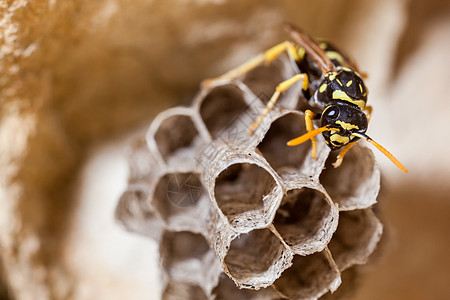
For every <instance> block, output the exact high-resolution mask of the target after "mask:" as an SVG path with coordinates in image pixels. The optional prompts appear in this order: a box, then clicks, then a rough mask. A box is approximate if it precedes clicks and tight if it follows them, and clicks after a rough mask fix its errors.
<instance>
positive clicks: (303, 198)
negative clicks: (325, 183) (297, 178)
mask: <svg viewBox="0 0 450 300" xmlns="http://www.w3.org/2000/svg"><path fill="white" fill-rule="evenodd" d="M331 213H332V211H331V206H330V204H329V203H328V202H327V201H326V196H325V195H324V194H323V193H321V192H319V191H317V190H314V189H310V188H302V189H294V190H290V191H288V192H287V193H286V195H285V196H284V197H283V199H282V201H281V205H280V208H279V209H278V211H277V213H276V215H275V220H274V225H275V228H276V229H277V230H278V232H279V233H280V235H281V236H282V237H283V239H284V241H285V242H286V244H287V245H288V246H290V247H292V248H293V249H294V251H296V250H301V249H302V248H303V247H302V246H304V245H306V244H311V243H313V242H314V240H318V239H319V238H318V235H319V234H321V231H323V230H326V226H327V225H328V223H329V222H331V221H333V219H332V218H331V217H330V215H331ZM297 248H298V249H297Z"/></svg>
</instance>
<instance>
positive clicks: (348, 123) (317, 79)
mask: <svg viewBox="0 0 450 300" xmlns="http://www.w3.org/2000/svg"><path fill="white" fill-rule="evenodd" d="M319 46H320V48H321V49H322V50H324V51H325V54H326V56H327V57H328V58H329V59H330V60H331V62H332V63H333V65H334V66H335V67H336V68H335V69H336V70H335V71H333V72H329V73H326V74H323V73H322V72H321V70H320V69H319V67H318V66H316V65H315V64H314V62H313V60H311V59H310V58H309V57H308V54H306V53H305V52H304V50H302V48H298V49H299V50H298V51H299V57H300V60H298V61H297V66H298V68H299V70H300V71H301V72H304V73H306V74H308V79H309V89H308V90H307V91H304V96H305V98H306V99H307V100H308V103H309V105H310V107H311V109H312V110H313V111H315V112H316V114H317V117H320V119H321V126H326V125H330V126H332V127H336V130H333V131H326V132H323V133H322V135H323V136H324V138H325V142H326V143H327V145H328V146H329V147H330V148H331V149H332V150H335V149H339V148H341V147H343V146H345V145H347V144H349V143H350V142H353V141H356V140H357V139H358V138H357V137H355V136H352V133H353V132H358V133H365V131H366V130H367V125H368V121H367V117H366V114H365V113H364V111H363V110H364V109H365V107H366V103H367V88H366V86H365V84H364V81H363V78H362V76H361V75H360V74H359V73H358V72H357V71H355V70H354V69H352V68H350V67H349V66H350V65H352V63H351V62H350V61H348V59H347V58H346V56H345V55H343V54H341V53H340V52H339V51H338V50H337V49H336V48H335V47H333V46H331V45H330V44H328V43H325V42H322V43H320V44H319Z"/></svg>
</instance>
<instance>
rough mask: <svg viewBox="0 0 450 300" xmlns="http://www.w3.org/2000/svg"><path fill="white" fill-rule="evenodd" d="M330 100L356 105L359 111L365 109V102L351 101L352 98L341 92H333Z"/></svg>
mask: <svg viewBox="0 0 450 300" xmlns="http://www.w3.org/2000/svg"><path fill="white" fill-rule="evenodd" d="M332 98H333V99H339V100H344V101H347V102H350V103H352V104H355V105H357V106H358V107H359V108H361V109H364V107H366V102H364V100H353V99H352V98H350V96H349V95H347V94H346V93H345V92H344V91H341V90H335V91H334V92H333V95H332Z"/></svg>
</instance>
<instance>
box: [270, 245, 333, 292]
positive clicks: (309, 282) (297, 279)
mask: <svg viewBox="0 0 450 300" xmlns="http://www.w3.org/2000/svg"><path fill="white" fill-rule="evenodd" d="M340 282H341V278H340V275H339V271H338V270H337V268H336V266H335V264H334V263H333V261H332V259H331V258H330V256H329V254H328V253H327V252H326V251H325V250H324V251H322V252H318V253H315V254H312V255H308V256H299V255H297V256H294V260H293V265H292V267H291V268H289V269H288V270H286V271H285V272H284V273H283V274H281V276H280V278H278V279H277V280H276V281H275V283H274V285H273V286H274V288H275V289H276V290H277V291H278V292H279V293H280V294H282V295H284V296H285V297H287V298H288V299H317V298H319V297H320V296H322V295H323V294H325V293H326V292H327V291H329V290H332V291H333V290H335V289H336V288H337V287H338V286H339V284H340Z"/></svg>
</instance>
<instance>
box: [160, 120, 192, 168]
mask: <svg viewBox="0 0 450 300" xmlns="http://www.w3.org/2000/svg"><path fill="white" fill-rule="evenodd" d="M195 140H201V137H200V135H199V132H198V130H197V128H196V127H195V125H194V122H193V121H192V119H191V117H189V116H186V115H175V116H171V117H168V118H167V119H165V120H164V121H162V122H161V124H160V126H159V128H158V130H157V131H156V132H155V142H156V145H157V147H158V150H159V152H160V153H161V155H162V157H163V159H164V160H165V161H166V162H168V161H169V160H170V158H171V157H176V156H179V155H180V154H181V152H183V150H184V151H186V150H188V149H189V148H190V147H192V146H193V145H194V144H195Z"/></svg>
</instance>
